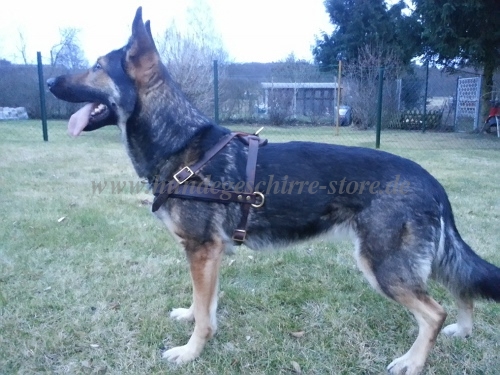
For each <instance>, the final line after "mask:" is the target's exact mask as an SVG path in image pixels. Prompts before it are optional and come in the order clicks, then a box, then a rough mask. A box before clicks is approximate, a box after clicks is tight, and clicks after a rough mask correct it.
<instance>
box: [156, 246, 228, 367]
mask: <svg viewBox="0 0 500 375" xmlns="http://www.w3.org/2000/svg"><path fill="white" fill-rule="evenodd" d="M184 246H185V249H186V253H187V256H188V260H189V266H190V270H191V278H192V282H193V304H192V305H191V307H190V308H189V309H183V310H182V312H183V313H185V315H187V316H189V313H190V311H192V314H193V317H194V320H195V326H194V331H193V334H192V335H191V338H190V339H189V341H188V343H187V344H186V345H183V346H178V347H175V348H172V349H169V350H167V351H165V352H164V353H163V358H166V359H168V360H169V361H171V362H176V363H178V364H180V363H184V362H188V361H192V360H193V359H195V358H196V357H198V356H199V355H200V353H201V351H202V350H203V347H204V346H205V344H206V342H207V341H208V340H209V339H210V338H211V337H212V336H213V335H214V334H215V331H216V330H217V320H216V310H217V289H218V280H219V268H220V263H221V260H222V256H223V253H224V244H223V242H222V241H221V240H220V239H217V240H213V241H210V242H206V243H203V244H200V243H197V242H195V241H191V240H185V241H184ZM174 311H175V310H174ZM179 311H180V310H179Z"/></svg>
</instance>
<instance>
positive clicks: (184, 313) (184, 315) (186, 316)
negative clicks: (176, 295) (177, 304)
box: [170, 307, 194, 322]
mask: <svg viewBox="0 0 500 375" xmlns="http://www.w3.org/2000/svg"><path fill="white" fill-rule="evenodd" d="M170 317H171V318H172V319H175V320H185V321H187V322H192V321H193V320H194V314H193V308H192V307H190V308H189V309H183V308H178V309H173V310H172V312H171V313H170Z"/></svg>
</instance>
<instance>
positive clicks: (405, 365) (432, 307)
mask: <svg viewBox="0 0 500 375" xmlns="http://www.w3.org/2000/svg"><path fill="white" fill-rule="evenodd" d="M395 299H396V300H397V301H398V302H400V303H401V304H403V305H405V306H406V307H408V309H409V310H410V311H411V312H412V314H413V315H414V316H415V318H416V319H417V323H418V336H417V339H416V340H415V342H414V343H413V345H412V347H411V348H410V350H408V352H407V353H406V354H405V355H403V356H402V357H399V358H397V359H395V360H394V361H392V363H391V364H390V365H389V366H388V367H387V370H388V371H389V373H390V374H394V375H395V374H398V375H399V374H401V375H402V374H405V375H417V374H420V372H421V371H422V368H423V367H424V364H425V361H426V359H427V356H428V354H429V351H430V350H431V349H432V347H433V346H434V343H435V341H436V337H437V335H438V333H439V330H440V329H441V326H442V325H443V322H444V320H445V319H446V312H445V311H444V309H443V308H442V307H441V305H439V304H438V303H437V302H436V301H435V300H434V299H432V298H431V297H429V296H428V295H426V294H422V295H418V296H415V295H413V296H404V297H398V296H396V297H395Z"/></svg>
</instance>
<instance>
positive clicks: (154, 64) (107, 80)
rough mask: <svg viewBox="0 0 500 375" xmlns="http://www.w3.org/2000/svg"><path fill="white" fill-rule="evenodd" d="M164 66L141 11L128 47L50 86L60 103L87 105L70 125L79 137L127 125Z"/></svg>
mask: <svg viewBox="0 0 500 375" xmlns="http://www.w3.org/2000/svg"><path fill="white" fill-rule="evenodd" d="M160 66H161V61H160V56H159V54H158V51H157V49H156V46H155V44H154V41H153V37H152V34H151V29H150V25H149V21H147V22H146V23H144V22H143V20H142V8H141V7H139V8H138V9H137V12H136V14H135V18H134V21H133V24H132V35H131V37H130V39H129V41H128V43H127V45H126V46H125V47H123V48H120V49H117V50H114V51H112V52H110V53H108V54H107V55H105V56H102V57H99V58H98V59H97V62H96V63H95V64H94V66H92V67H91V68H90V69H88V70H87V71H85V72H84V73H82V74H68V75H62V76H59V77H56V78H50V79H48V80H47V85H48V86H49V89H50V91H51V92H52V93H53V94H54V95H55V96H56V97H57V98H59V99H62V100H65V101H68V102H73V103H87V104H86V105H85V106H84V107H82V108H81V109H80V110H79V111H78V112H76V113H75V114H74V115H73V116H72V117H71V119H70V121H69V128H68V130H69V132H70V133H71V134H72V135H74V136H77V135H79V134H80V133H81V132H82V131H91V130H95V129H98V128H100V127H103V126H105V125H112V124H114V125H117V124H125V123H126V122H127V120H128V118H129V117H130V116H131V115H132V113H133V112H134V110H135V108H136V105H137V98H138V92H139V90H141V89H147V87H148V86H149V85H151V84H152V82H154V80H155V79H157V78H158V76H159V71H160V69H161V67H160Z"/></svg>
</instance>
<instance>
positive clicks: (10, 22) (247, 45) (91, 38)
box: [0, 0, 333, 63]
mask: <svg viewBox="0 0 500 375" xmlns="http://www.w3.org/2000/svg"><path fill="white" fill-rule="evenodd" d="M323 1H324V0H295V1H293V0H142V1H140V0H121V1H116V0H108V1H106V0H100V1H97V0H86V1H79V2H75V1H71V0H38V1H36V0H8V1H4V2H3V4H2V6H1V12H0V58H3V59H7V60H9V61H11V62H16V63H21V62H22V60H21V57H20V56H21V53H20V46H21V45H22V43H21V38H20V36H19V34H20V33H21V34H22V35H23V38H24V41H25V45H26V50H27V55H28V59H29V60H30V61H29V62H30V63H34V62H35V61H36V52H37V51H40V52H41V53H42V57H43V58H44V62H48V61H49V51H50V49H51V47H52V46H53V45H55V44H57V43H58V41H59V40H60V36H59V35H60V34H59V29H60V28H65V27H72V28H76V29H80V33H79V40H80V44H81V46H82V48H83V50H84V51H85V55H86V58H87V59H88V61H89V62H90V63H92V62H93V61H95V59H96V58H97V57H99V56H100V55H104V54H106V53H107V52H109V51H111V50H113V49H116V48H119V47H122V46H123V45H125V43H126V42H127V39H128V37H129V35H130V26H131V24H132V20H133V17H134V14H135V11H136V9H137V7H138V6H142V7H143V18H144V20H147V19H150V20H151V27H152V30H153V34H154V35H156V34H159V33H161V32H162V31H163V30H165V29H166V28H167V27H168V26H170V25H171V23H172V22H175V24H176V25H177V26H178V27H179V28H180V29H182V28H183V27H184V28H186V27H188V26H187V25H188V21H187V19H188V18H189V16H188V9H189V8H190V7H191V8H192V7H196V6H198V7H199V6H200V2H201V3H202V4H203V3H204V6H205V7H204V8H203V9H205V10H206V13H207V16H208V17H210V13H211V17H212V19H213V25H214V28H215V32H216V33H218V34H219V35H220V38H221V39H222V43H223V46H224V48H225V50H226V51H227V52H228V53H229V58H230V60H231V61H234V62H273V61H280V60H283V59H285V58H286V57H287V56H288V55H289V54H290V53H292V52H293V53H294V54H295V57H296V58H298V59H304V60H309V61H312V59H313V57H312V52H311V48H312V46H313V45H314V42H315V39H316V37H317V36H320V35H321V33H322V32H323V31H324V32H327V33H331V32H332V30H333V26H332V25H331V24H330V22H329V17H328V14H327V13H326V11H325V6H324V4H323Z"/></svg>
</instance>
